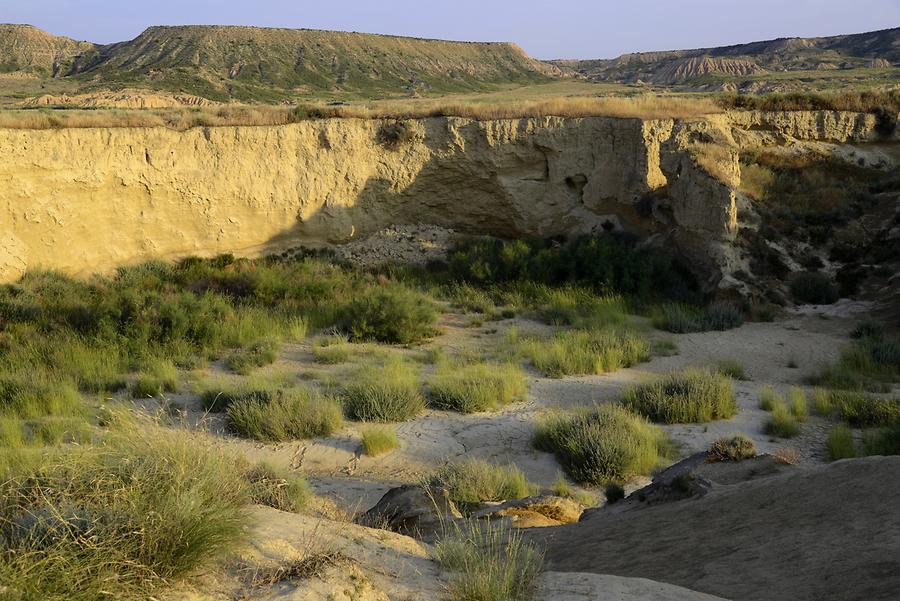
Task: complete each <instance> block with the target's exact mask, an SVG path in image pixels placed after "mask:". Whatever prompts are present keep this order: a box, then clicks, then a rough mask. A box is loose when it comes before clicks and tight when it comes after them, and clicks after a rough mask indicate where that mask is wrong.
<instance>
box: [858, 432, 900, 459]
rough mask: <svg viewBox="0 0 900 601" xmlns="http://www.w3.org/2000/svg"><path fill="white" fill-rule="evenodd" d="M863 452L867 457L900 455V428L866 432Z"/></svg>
mask: <svg viewBox="0 0 900 601" xmlns="http://www.w3.org/2000/svg"><path fill="white" fill-rule="evenodd" d="M863 451H865V453H866V455H900V426H892V427H890V428H882V429H878V430H873V431H869V432H866V433H865V435H864V436H863Z"/></svg>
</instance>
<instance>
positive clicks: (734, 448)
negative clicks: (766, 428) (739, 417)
mask: <svg viewBox="0 0 900 601" xmlns="http://www.w3.org/2000/svg"><path fill="white" fill-rule="evenodd" d="M754 457H756V443H755V442H753V439H752V438H750V437H748V436H747V435H745V434H732V435H731V436H725V437H723V438H719V439H718V440H716V441H715V442H714V443H712V445H711V446H710V447H709V459H710V461H742V460H744V459H752V458H754Z"/></svg>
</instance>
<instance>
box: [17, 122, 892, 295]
mask: <svg viewBox="0 0 900 601" xmlns="http://www.w3.org/2000/svg"><path fill="white" fill-rule="evenodd" d="M874 127H875V124H874V122H873V121H872V120H870V119H868V118H867V117H860V116H844V115H841V114H836V115H834V116H825V117H823V116H821V115H813V114H810V115H807V116H803V114H797V115H792V116H791V117H772V116H768V117H767V116H759V115H754V114H745V115H741V116H740V117H739V118H735V117H733V116H717V117H715V118H710V119H707V120H699V121H673V120H654V121H641V120H638V119H618V118H607V117H592V118H584V119H563V118H550V117H548V118H541V119H520V120H502V121H485V122H479V121H472V120H466V119H459V118H434V119H423V120H418V121H408V122H400V123H396V122H387V121H377V120H355V119H334V120H321V121H307V122H302V123H297V124H293V125H288V126H282V127H221V128H205V129H203V128H197V129H193V130H189V131H184V132H177V131H172V130H168V129H164V128H139V129H138V128H135V129H128V128H121V129H63V130H43V131H29V130H0V153H2V156H3V157H4V160H3V162H2V163H0V228H2V229H0V232H2V233H0V279H2V280H3V281H11V280H14V279H16V278H17V277H19V276H20V275H21V274H22V273H24V271H25V270H27V269H34V268H38V267H42V268H54V269H60V270H63V271H66V272H70V273H77V274H87V273H91V272H98V271H108V270H110V269H112V268H115V267H116V266H119V265H123V264H128V263H134V262H138V261H143V260H147V259H152V258H176V257H181V256H185V255H213V254H216V253H222V252H233V253H236V254H240V255H256V254H263V253H269V252H278V251H281V250H283V249H285V248H288V247H292V246H298V245H301V244H303V245H323V244H337V243H342V242H346V241H348V240H350V239H352V238H353V237H359V236H364V235H366V234H369V233H372V232H375V231H377V230H379V229H381V228H384V227H386V226H389V225H392V224H397V223H428V224H434V225H439V226H445V227H451V228H454V229H456V230H458V231H461V232H465V233H475V234H493V235H497V236H509V237H512V236H521V235H539V236H548V235H554V234H563V233H565V234H573V233H583V232H591V231H602V230H610V229H625V230H628V231H632V232H634V233H636V234H638V235H640V236H642V237H651V238H652V239H653V240H656V241H657V242H658V243H664V244H668V245H669V247H670V248H672V249H673V251H676V252H681V253H682V254H684V255H686V256H687V257H688V258H689V259H690V260H691V263H692V264H694V265H695V267H696V269H697V270H698V274H699V275H701V276H702V278H703V280H704V282H705V283H706V286H707V287H708V288H710V289H712V288H714V287H715V286H717V285H719V284H720V283H721V282H722V281H723V278H725V277H726V276H727V274H728V273H729V272H730V271H732V270H734V269H736V268H737V267H738V262H737V259H736V258H735V255H734V249H733V248H732V246H731V244H730V242H731V240H733V239H734V236H735V232H736V230H737V227H738V223H737V209H736V201H737V199H736V188H735V186H736V182H738V181H739V179H740V167H739V165H738V162H737V159H736V151H735V150H734V147H735V145H736V144H738V142H736V140H738V139H741V138H742V136H743V143H750V142H753V143H765V142H767V141H769V138H772V137H773V136H780V137H781V138H784V137H785V136H799V137H804V136H805V137H809V138H815V139H835V140H840V139H844V140H848V139H850V140H865V139H868V138H870V137H872V136H873V135H874V134H873V133H872V132H873V128H874ZM767 128H769V129H767ZM761 129H764V130H766V132H760V131H759V130H761ZM710 141H712V142H714V143H715V144H717V145H720V146H721V147H722V148H725V149H726V150H725V154H724V155H722V156H725V157H726V158H725V159H719V160H718V163H717V164H716V165H715V166H714V167H715V168H714V169H711V168H710V167H709V165H703V166H701V164H702V163H703V161H698V160H697V158H696V153H695V152H694V151H693V150H694V148H695V147H696V146H697V144H699V143H708V142H710ZM748 141H749V142H748ZM723 174H724V175H723Z"/></svg>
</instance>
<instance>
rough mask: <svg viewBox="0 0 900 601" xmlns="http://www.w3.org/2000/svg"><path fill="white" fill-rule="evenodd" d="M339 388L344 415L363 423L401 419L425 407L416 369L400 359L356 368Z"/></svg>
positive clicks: (417, 369)
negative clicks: (344, 384) (346, 381)
mask: <svg viewBox="0 0 900 601" xmlns="http://www.w3.org/2000/svg"><path fill="white" fill-rule="evenodd" d="M348 381H349V383H348V384H347V385H346V386H344V387H343V389H341V392H340V396H341V399H342V401H343V403H344V411H345V412H346V413H347V417H349V418H350V419H353V420H357V421H365V422H402V421H406V420H408V419H410V418H413V417H415V416H416V415H418V414H419V413H421V412H422V410H423V409H424V408H425V398H424V397H423V396H422V393H421V392H420V384H419V368H418V366H416V365H413V364H411V363H408V362H406V361H403V360H401V359H397V358H392V359H388V360H387V361H386V362H385V363H384V365H382V366H368V367H364V368H362V369H360V370H358V371H357V372H356V373H355V374H354V375H353V376H352V377H351V378H348Z"/></svg>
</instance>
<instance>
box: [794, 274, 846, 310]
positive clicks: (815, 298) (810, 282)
mask: <svg viewBox="0 0 900 601" xmlns="http://www.w3.org/2000/svg"><path fill="white" fill-rule="evenodd" d="M790 288H791V295H792V296H793V297H794V300H795V301H797V302H798V303H807V304H811V305H830V304H832V303H834V302H836V301H837V300H838V289H837V286H836V285H835V284H834V282H833V281H832V280H831V278H830V277H829V276H828V275H826V274H824V273H821V272H818V271H803V272H800V273H797V274H794V276H793V277H792V278H791V282H790Z"/></svg>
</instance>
